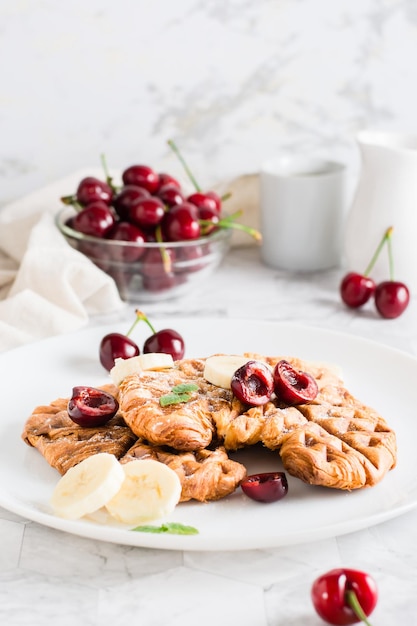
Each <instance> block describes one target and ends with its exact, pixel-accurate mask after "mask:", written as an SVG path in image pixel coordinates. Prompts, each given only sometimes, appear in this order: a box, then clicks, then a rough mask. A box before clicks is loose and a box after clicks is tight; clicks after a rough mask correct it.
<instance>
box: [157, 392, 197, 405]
mask: <svg viewBox="0 0 417 626" xmlns="http://www.w3.org/2000/svg"><path fill="white" fill-rule="evenodd" d="M190 398H191V395H190V394H189V393H167V394H165V395H164V396H161V397H160V398H159V404H160V405H161V406H169V405H170V404H178V403H179V402H188V400H189V399H190Z"/></svg>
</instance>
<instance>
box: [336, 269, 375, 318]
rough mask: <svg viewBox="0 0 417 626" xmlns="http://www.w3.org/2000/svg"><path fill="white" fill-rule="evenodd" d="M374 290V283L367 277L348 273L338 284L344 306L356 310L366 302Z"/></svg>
mask: <svg viewBox="0 0 417 626" xmlns="http://www.w3.org/2000/svg"><path fill="white" fill-rule="evenodd" d="M375 288H376V285H375V281H374V280H373V279H372V278H370V277H369V276H365V275H364V274H358V273H357V272H349V273H348V274H346V276H345V277H344V278H343V280H342V282H341V284H340V295H341V298H342V300H343V302H344V303H345V304H346V306H348V307H350V308H352V309H356V308H359V307H361V306H363V305H364V304H365V303H366V302H368V300H369V299H370V298H371V297H372V295H373V294H374V292H375Z"/></svg>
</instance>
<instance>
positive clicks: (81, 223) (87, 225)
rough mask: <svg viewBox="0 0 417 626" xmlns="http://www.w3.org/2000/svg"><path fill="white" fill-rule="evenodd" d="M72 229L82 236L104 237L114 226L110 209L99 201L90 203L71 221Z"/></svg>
mask: <svg viewBox="0 0 417 626" xmlns="http://www.w3.org/2000/svg"><path fill="white" fill-rule="evenodd" d="M71 224H72V228H73V229H74V230H76V231H78V232H80V233H83V234H84V235H90V236H92V237H105V236H106V235H107V234H108V233H109V232H110V230H111V229H112V228H113V226H114V224H115V218H114V215H113V213H112V211H111V209H110V208H109V207H108V206H107V204H105V203H104V202H103V201H101V200H97V201H96V202H92V203H91V204H88V205H87V206H86V207H84V208H83V209H82V210H81V211H79V212H78V213H77V214H76V215H75V216H74V217H73V219H72V223H71Z"/></svg>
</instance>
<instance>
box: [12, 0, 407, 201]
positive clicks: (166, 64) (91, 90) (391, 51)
mask: <svg viewBox="0 0 417 626" xmlns="http://www.w3.org/2000/svg"><path fill="white" fill-rule="evenodd" d="M416 58H417V6H416V3H415V2H414V0H337V1H335V0H257V1H256V2H254V1H253V0H175V2H174V1H170V0H136V1H134V0H118V1H117V2H115V1H114V0H111V1H110V0H89V2H85V1H83V0H72V2H61V1H60V0H2V1H1V3H0V59H1V62H0V137H1V140H0V205H3V204H5V203H7V202H8V201H10V200H12V199H15V198H17V197H19V196H21V195H23V194H25V193H27V192H29V191H32V190H34V189H37V188H38V187H40V186H42V185H44V184H45V183H48V182H50V181H52V180H55V179H56V178H57V177H61V176H64V175H66V174H68V173H71V172H72V171H75V170H78V169H80V168H83V167H85V166H87V167H88V166H90V165H93V164H94V165H98V164H99V155H100V154H101V153H102V152H104V153H105V154H106V155H107V159H108V161H109V164H111V165H112V166H114V167H124V166H127V165H129V164H131V163H133V162H138V161H141V162H147V163H149V164H150V165H154V166H161V167H162V166H165V165H166V167H167V168H169V169H170V170H171V171H174V172H175V170H176V169H178V168H179V164H178V162H177V161H176V159H175V157H174V155H173V154H172V153H171V152H170V151H169V149H168V147H167V145H166V140H167V139H168V138H174V139H175V140H176V141H177V142H178V144H179V145H180V147H181V149H182V150H183V152H184V153H185V154H186V156H187V158H188V160H189V161H190V163H191V164H192V167H193V170H194V172H195V174H196V176H197V177H198V178H199V180H200V181H201V182H203V184H207V185H208V184H211V183H213V182H216V181H218V180H223V179H225V178H229V177H231V176H234V175H236V174H240V173H243V172H252V171H257V170H258V168H259V165H260V163H261V162H262V161H263V160H264V158H266V157H269V156H271V155H274V154H276V153H277V152H279V151H288V150H290V151H297V152H301V153H306V152H309V153H315V154H324V155H326V156H332V157H335V158H340V159H343V160H345V161H346V162H347V163H349V164H351V165H352V171H354V170H355V167H356V159H357V149H356V144H355V140H354V138H355V134H356V132H357V131H358V130H359V129H361V128H364V127H374V128H375V127H378V128H384V129H388V130H399V131H409V132H413V131H414V129H415V127H416V122H415V118H416V110H417V107H416V92H415V89H414V87H413V85H414V82H415V59H416Z"/></svg>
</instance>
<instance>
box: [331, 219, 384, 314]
mask: <svg viewBox="0 0 417 626" xmlns="http://www.w3.org/2000/svg"><path fill="white" fill-rule="evenodd" d="M392 230H393V227H392V226H390V227H389V228H387V230H386V231H385V233H384V236H383V237H382V239H381V241H380V242H379V244H378V246H377V248H376V250H375V252H374V254H373V256H372V258H371V260H370V262H369V264H368V266H367V268H366V269H365V271H364V273H363V274H359V273H357V272H349V273H348V274H346V276H345V277H344V278H343V280H342V282H341V284H340V295H341V298H342V300H343V302H344V303H345V304H346V305H347V306H348V307H350V308H352V309H357V308H359V307H361V306H363V305H364V304H365V303H366V302H368V300H370V298H371V297H372V296H373V294H374V293H375V289H376V284H375V281H374V280H373V279H372V278H371V277H370V276H369V274H370V273H371V271H372V270H373V268H374V265H375V263H376V261H377V259H378V257H379V255H380V253H381V250H382V248H383V246H384V245H385V243H386V242H387V241H388V240H389V239H390V237H391V233H392Z"/></svg>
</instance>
